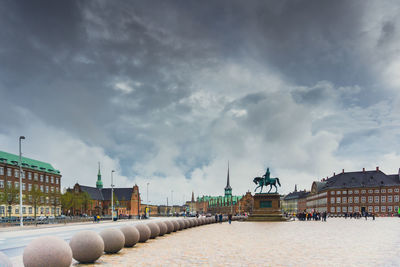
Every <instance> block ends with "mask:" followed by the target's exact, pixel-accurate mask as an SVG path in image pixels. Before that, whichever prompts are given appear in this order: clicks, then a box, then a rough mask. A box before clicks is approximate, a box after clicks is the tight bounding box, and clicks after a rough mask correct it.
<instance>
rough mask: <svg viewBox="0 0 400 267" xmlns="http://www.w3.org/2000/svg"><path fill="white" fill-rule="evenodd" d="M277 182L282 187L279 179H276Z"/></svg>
mask: <svg viewBox="0 0 400 267" xmlns="http://www.w3.org/2000/svg"><path fill="white" fill-rule="evenodd" d="M276 182H277V183H278V184H279V186H281V183H280V182H279V178H278V177H276Z"/></svg>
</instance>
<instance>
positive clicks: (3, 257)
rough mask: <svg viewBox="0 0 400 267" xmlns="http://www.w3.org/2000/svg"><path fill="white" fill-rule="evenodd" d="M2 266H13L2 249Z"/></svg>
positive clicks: (0, 264)
mask: <svg viewBox="0 0 400 267" xmlns="http://www.w3.org/2000/svg"><path fill="white" fill-rule="evenodd" d="M0 266H2V267H3V266H4V267H12V263H11V261H10V259H9V258H8V257H7V255H6V254H4V253H3V252H1V251H0Z"/></svg>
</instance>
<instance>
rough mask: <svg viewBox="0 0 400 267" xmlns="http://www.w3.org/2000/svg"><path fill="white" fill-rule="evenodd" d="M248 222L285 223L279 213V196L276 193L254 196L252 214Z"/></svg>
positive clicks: (284, 219)
mask: <svg viewBox="0 0 400 267" xmlns="http://www.w3.org/2000/svg"><path fill="white" fill-rule="evenodd" d="M248 221H265V222H284V221H287V219H286V218H285V217H283V215H282V212H281V202H280V195H279V194H278V193H274V194H268V193H258V194H255V195H254V206H253V213H252V214H251V215H250V216H249V217H248Z"/></svg>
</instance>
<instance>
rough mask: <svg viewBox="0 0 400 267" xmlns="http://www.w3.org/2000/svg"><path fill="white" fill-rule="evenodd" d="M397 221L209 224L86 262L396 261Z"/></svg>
mask: <svg viewBox="0 0 400 267" xmlns="http://www.w3.org/2000/svg"><path fill="white" fill-rule="evenodd" d="M399 224H400V219H399V218H377V220H375V221H372V220H368V221H365V220H364V219H360V220H354V219H352V220H350V219H347V220H345V219H341V218H335V219H330V220H329V219H328V222H326V223H324V222H313V221H311V222H298V221H296V222H283V223H259V222H238V221H234V222H232V224H231V225H229V224H228V223H223V224H210V225H203V226H200V227H196V228H191V229H188V230H186V231H179V232H176V233H171V234H170V235H165V236H161V237H158V238H157V239H155V240H154V239H152V240H149V241H148V242H146V243H139V244H137V246H135V247H133V248H124V249H122V250H121V251H120V253H119V254H118V255H104V256H102V257H101V258H100V259H99V260H98V262H97V264H96V265H85V266H99V265H102V266H398V265H399V262H400V234H399V233H398V232H399V230H398V229H399ZM78 266H79V265H78Z"/></svg>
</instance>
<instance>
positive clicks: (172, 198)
mask: <svg viewBox="0 0 400 267" xmlns="http://www.w3.org/2000/svg"><path fill="white" fill-rule="evenodd" d="M171 213H172V216H174V190H171Z"/></svg>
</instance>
